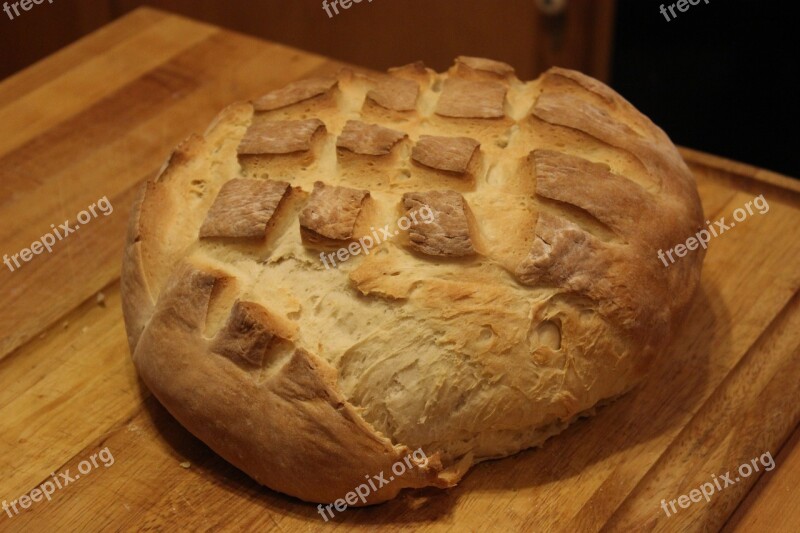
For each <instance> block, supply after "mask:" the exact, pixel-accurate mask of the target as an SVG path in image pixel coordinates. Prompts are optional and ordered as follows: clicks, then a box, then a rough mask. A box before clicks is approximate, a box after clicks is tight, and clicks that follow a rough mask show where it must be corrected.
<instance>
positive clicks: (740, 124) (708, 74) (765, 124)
mask: <svg viewBox="0 0 800 533" xmlns="http://www.w3.org/2000/svg"><path fill="white" fill-rule="evenodd" d="M662 3H666V4H670V3H672V2H663V1H653V0H619V2H618V6H617V30H616V32H615V41H614V53H613V58H614V59H613V67H612V74H611V81H612V85H613V86H614V88H615V89H617V90H618V91H619V92H620V93H622V94H623V95H624V96H625V97H626V98H628V100H630V101H631V102H632V103H633V104H634V105H635V106H637V107H638V108H639V109H640V110H641V111H642V112H644V113H645V114H646V115H648V116H649V117H650V118H651V119H652V120H653V121H654V122H655V123H656V124H658V125H659V126H661V127H662V128H663V129H664V130H665V131H667V133H669V135H670V137H671V138H672V140H673V141H675V142H676V143H677V144H681V145H684V146H689V147H692V148H697V149H699V150H703V151H705V152H710V153H713V154H717V155H722V156H725V157H729V158H732V159H737V160H739V161H743V162H746V163H751V164H753V165H755V166H758V167H762V168H767V169H770V170H774V171H776V172H781V173H784V174H789V175H791V176H793V177H800V149H798V147H796V146H795V145H796V143H797V141H798V137H799V136H798V135H797V128H798V122H800V112H798V104H797V100H798V93H800V87H798V83H800V57H798V56H799V55H800V54H798V52H800V32H798V23H797V19H796V18H795V16H794V13H796V12H797V4H790V3H789V2H788V1H774V0H766V1H765V0H760V1H756V0H709V4H708V5H706V4H705V3H704V2H702V1H701V2H700V4H699V5H697V6H693V7H691V8H690V9H689V11H687V12H686V13H681V14H679V16H678V18H677V19H675V20H673V21H671V22H667V21H666V20H665V19H664V17H663V15H661V14H660V13H659V6H660V5H661V4H662ZM676 11H677V10H676Z"/></svg>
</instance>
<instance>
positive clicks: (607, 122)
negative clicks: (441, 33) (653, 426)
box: [123, 58, 702, 502]
mask: <svg viewBox="0 0 800 533" xmlns="http://www.w3.org/2000/svg"><path fill="white" fill-rule="evenodd" d="M426 206H427V207H429V208H431V210H432V212H433V213H434V214H435V215H436V218H435V221H434V222H433V223H431V224H424V223H419V224H415V225H412V227H411V228H410V229H409V230H408V231H399V230H398V224H397V222H398V219H399V218H400V217H402V216H403V215H405V214H407V213H408V211H413V210H415V209H416V210H417V211H418V210H419V209H420V208H422V207H426ZM701 216H702V215H701V211H700V205H699V200H698V198H697V193H696V188H695V185H694V180H693V178H692V176H691V173H690V172H689V170H688V168H687V167H686V165H685V164H684V163H683V161H682V160H681V158H680V156H679V155H678V153H677V151H676V150H675V148H674V146H673V145H672V144H671V142H670V141H669V139H668V138H667V137H666V135H665V134H664V133H663V132H662V131H661V130H660V129H658V128H657V127H656V126H654V125H653V124H652V123H651V122H650V121H649V120H648V119H646V118H645V117H644V116H642V115H641V114H639V113H638V112H637V111H636V110H635V109H633V108H632V106H630V104H628V103H627V102H626V101H625V100H624V99H622V98H621V97H620V96H618V95H617V94H616V93H614V92H613V91H611V90H610V89H608V88H607V87H606V86H604V85H602V84H600V83H599V82H596V81H595V80H593V79H591V78H588V77H585V76H583V75H581V74H578V73H575V72H573V71H567V70H562V69H553V70H551V71H549V72H548V73H546V74H544V75H543V76H542V77H541V78H539V79H538V80H535V81H532V82H522V81H520V80H518V79H517V78H516V77H515V76H514V75H513V71H511V70H510V67H507V66H506V65H503V64H500V63H496V62H491V61H487V60H476V59H471V58H463V59H460V60H459V61H457V63H456V65H455V66H454V67H453V68H452V69H451V70H450V71H449V72H448V73H445V74H437V73H434V72H432V71H430V70H428V69H425V68H424V67H422V66H421V65H410V66H407V67H402V68H400V69H394V70H393V71H390V74H389V75H361V74H355V73H353V72H349V71H345V72H342V73H340V74H339V75H338V76H337V77H336V78H312V79H311V80H309V81H304V82H300V83H298V84H294V85H292V86H289V87H288V88H285V89H282V90H279V91H273V92H272V93H270V94H268V95H266V96H264V97H262V98H260V99H258V100H256V101H254V102H253V103H242V104H235V105H233V106H231V107H229V108H228V109H226V110H225V111H224V112H223V113H222V114H221V115H220V116H219V117H218V118H217V120H216V121H215V122H214V124H212V126H211V127H210V128H209V130H208V131H207V132H206V134H205V136H204V137H202V138H201V137H193V138H191V139H189V140H188V141H186V142H185V143H184V144H183V145H182V146H181V147H179V148H178V149H177V150H176V152H175V153H174V154H173V156H172V158H171V160H170V161H169V162H168V164H167V165H166V166H165V169H164V170H163V172H162V173H161V174H160V176H159V178H158V179H157V180H156V181H154V182H152V183H149V184H148V185H147V187H146V189H145V191H144V192H143V195H142V197H141V199H140V202H139V203H138V204H137V208H136V210H135V213H134V216H133V219H132V223H131V232H130V235H129V245H128V250H127V252H126V261H125V273H124V278H123V291H124V292H125V297H126V301H125V307H126V309H125V311H126V321H127V325H128V330H129V336H130V338H131V346H132V349H135V352H134V359H135V360H136V362H137V367H138V368H139V371H140V373H141V374H142V377H143V379H144V380H145V382H146V383H147V384H148V386H150V387H151V388H152V389H153V390H154V392H155V393H156V396H158V397H159V399H160V400H161V401H162V402H163V403H164V404H165V405H166V406H167V408H168V409H170V411H171V412H172V413H173V414H174V415H175V416H176V417H177V418H178V419H179V420H180V422H181V423H183V424H184V425H186V426H187V427H188V428H189V429H190V430H192V431H193V432H194V433H195V434H197V435H198V436H199V437H200V438H202V439H203V440H205V441H206V442H207V443H208V444H209V445H210V446H211V447H212V448H214V449H215V450H217V451H218V452H219V453H220V454H222V455H223V456H224V457H225V458H226V459H228V460H229V461H231V462H233V463H234V464H236V465H237V466H239V467H240V468H242V469H243V470H245V471H246V472H248V473H250V474H251V475H252V476H253V477H255V478H256V479H258V480H259V481H261V482H262V483H265V484H266V485H268V486H270V487H272V488H275V489H277V490H281V491H284V492H287V493H289V494H293V495H295V496H299V497H301V498H304V499H307V500H314V501H330V500H331V499H332V498H333V497H341V496H342V495H343V493H342V492H341V491H342V490H345V491H346V490H350V489H352V488H353V487H352V486H351V485H352V483H353V482H354V481H356V482H358V480H359V478H363V475H364V474H369V473H371V472H372V471H371V470H370V468H378V467H379V466H382V465H384V464H391V462H389V463H386V462H385V461H386V460H387V459H393V458H394V457H396V456H402V453H403V452H404V451H406V450H409V449H411V450H413V449H417V448H422V450H424V451H425V453H426V455H427V456H428V457H430V458H432V461H431V464H429V465H427V466H426V467H425V468H422V467H420V468H419V472H417V473H415V474H414V475H410V476H409V477H408V479H407V480H405V481H400V482H398V483H397V484H395V485H393V487H391V488H387V490H386V491H384V492H381V493H380V494H377V495H375V496H374V498H372V499H371V502H375V501H380V500H385V499H387V498H389V497H393V496H394V494H396V492H397V490H399V489H400V488H403V487H404V486H408V487H417V486H425V485H436V486H449V485H452V484H453V483H455V482H456V481H458V479H459V478H460V477H461V476H462V475H463V474H464V472H465V471H466V470H467V469H468V468H469V466H470V465H471V464H474V462H477V461H480V460H485V459H488V458H494V457H503V456H507V455H510V454H513V453H516V452H518V451H520V450H523V449H525V448H529V447H532V446H536V445H539V444H541V442H542V441H543V440H544V439H546V438H548V437H549V436H551V435H552V434H554V433H557V432H558V431H560V430H561V429H563V428H564V427H565V426H566V425H567V424H568V423H569V422H570V421H571V420H573V419H574V418H575V417H576V416H579V415H580V414H581V413H585V412H587V411H590V410H591V409H592V408H593V407H594V406H595V405H596V404H597V403H598V402H600V401H602V400H605V399H609V398H612V397H616V396H618V395H619V394H621V393H623V392H625V391H627V390H628V389H630V388H631V387H632V386H633V385H635V384H636V383H637V382H638V381H639V380H640V379H641V378H642V377H643V375H644V372H645V370H646V368H647V366H648V363H649V361H650V360H651V359H652V358H653V357H654V356H655V355H656V354H657V353H658V351H659V349H660V348H661V347H662V346H663V344H664V340H665V339H666V338H668V337H669V335H670V334H671V333H672V329H671V328H672V324H673V322H674V319H675V316H676V314H677V313H678V312H679V311H680V310H681V309H682V308H683V307H684V306H685V305H686V303H687V302H688V301H689V299H690V297H691V294H692V292H693V290H694V288H695V286H696V284H697V281H698V278H699V269H700V264H701V261H702V254H700V253H698V254H695V255H694V256H692V257H687V258H685V260H684V261H683V262H679V263H677V264H675V265H673V266H672V267H670V268H669V269H665V268H664V267H663V264H662V263H661V262H660V261H659V260H658V259H657V256H656V252H657V250H659V249H661V248H665V249H667V248H670V247H671V246H672V245H673V244H674V243H675V242H679V241H681V240H684V239H685V237H686V236H687V235H691V234H692V233H693V232H694V231H696V230H695V227H696V226H697V225H699V224H700V223H701V222H702V218H701ZM387 225H388V228H389V230H390V231H389V235H388V236H387V235H384V234H383V232H382V231H381V230H380V228H384V227H386V226H387ZM396 230H398V231H397V234H395V231H396ZM375 235H379V236H381V235H383V237H384V238H382V239H381V240H384V242H382V243H381V244H380V245H377V246H374V247H373V248H371V249H370V250H369V254H368V255H364V254H363V253H360V254H359V255H357V256H355V257H350V258H349V259H348V260H346V261H340V260H338V259H336V260H335V262H336V268H327V267H326V266H325V264H324V263H323V261H322V260H321V259H320V254H328V253H335V252H336V250H337V249H339V248H341V247H347V246H348V245H349V244H350V243H352V242H355V241H357V240H358V239H359V238H363V237H364V236H372V237H374V236H375ZM331 262H333V261H331V260H329V261H328V264H329V265H330V263H331ZM167 354H169V355H167ZM306 373H308V376H306ZM300 375H303V376H304V377H303V378H302V379H300V378H299V377H297V376H300ZM262 398H263V399H262ZM320 402H321V403H320ZM322 404H324V405H322ZM281 406H283V407H281ZM278 408H283V409H285V411H284V414H276V413H274V412H272V410H273V409H278ZM248 409H250V411H248ZM287 413H289V414H287ZM291 413H293V414H291ZM336 417H341V420H334V419H335V418H336ZM298 420H299V421H298ZM256 426H257V427H256ZM265 426H269V427H265ZM348 432H353V433H354V434H358V435H360V436H359V437H349V436H348V435H347V433H348ZM271 433H276V434H281V433H283V435H278V436H272V435H271ZM268 434H269V435H268ZM348 439H352V440H348ZM359 439H360V440H359ZM320 441H325V442H326V443H325V445H324V446H323V448H324V452H325V453H324V454H323V453H321V452H320V451H319V450H318V449H316V448H314V446H315V443H318V442H320ZM356 441H358V442H356ZM292 446H294V447H295V449H293V450H288V451H287V450H286V449H285V448H286V447H292ZM279 448H280V449H279ZM326 457H327V458H326ZM342 457H348V458H347V459H342ZM376 457H377V458H376ZM337 458H338V459H337ZM337 460H338V461H339V466H336V465H334V466H331V464H330V463H331V462H334V463H335V462H336V461H337ZM321 463H324V464H321ZM304 468H306V469H309V470H314V472H316V474H315V473H314V472H310V471H309V472H306V473H302V471H303V469H304ZM282 471H285V472H293V471H294V472H295V473H296V474H295V475H297V476H315V475H316V476H317V482H316V483H312V482H311V481H307V480H300V479H296V480H288V481H287V480H285V479H284V476H280V475H278V474H275V475H273V474H271V472H277V473H280V472H282ZM376 473H377V472H376ZM415 476H416V477H415ZM337 494H338V495H339V496H336V495H337Z"/></svg>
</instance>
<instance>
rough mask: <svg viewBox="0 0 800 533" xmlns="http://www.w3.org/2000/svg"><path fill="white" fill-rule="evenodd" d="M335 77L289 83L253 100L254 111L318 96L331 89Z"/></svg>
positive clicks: (334, 82) (280, 106) (281, 106)
mask: <svg viewBox="0 0 800 533" xmlns="http://www.w3.org/2000/svg"><path fill="white" fill-rule="evenodd" d="M337 83H338V80H337V79H336V78H309V79H305V80H300V81H296V82H294V83H290V84H289V85H287V86H286V87H283V88H281V89H277V90H275V91H272V92H269V93H267V94H265V95H264V96H262V97H261V98H258V99H257V100H254V101H253V108H255V110H256V111H274V110H276V109H281V108H283V107H287V106H290V105H292V104H297V103H300V102H303V101H305V100H308V99H310V98H314V97H315V96H320V95H322V94H325V93H327V92H328V91H330V90H331V89H333V88H334V87H335V86H336V84H337Z"/></svg>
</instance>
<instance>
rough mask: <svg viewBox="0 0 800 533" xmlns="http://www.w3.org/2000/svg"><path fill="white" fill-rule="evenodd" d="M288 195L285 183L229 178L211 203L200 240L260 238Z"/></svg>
mask: <svg viewBox="0 0 800 533" xmlns="http://www.w3.org/2000/svg"><path fill="white" fill-rule="evenodd" d="M288 194H289V184H288V183H286V182H285V181H272V180H254V179H232V180H230V181H228V182H226V183H225V185H223V186H222V190H220V192H219V194H218V195H217V198H216V199H215V200H214V203H213V204H212V206H211V209H210V210H209V211H208V214H207V215H206V219H205V221H203V225H202V226H201V227H200V237H201V238H204V237H239V238H250V239H252V238H263V237H264V236H265V235H266V233H267V228H268V226H269V224H270V221H271V220H272V217H273V216H274V215H275V212H276V211H277V210H278V206H280V204H281V202H282V201H283V200H284V198H286V196H287V195H288Z"/></svg>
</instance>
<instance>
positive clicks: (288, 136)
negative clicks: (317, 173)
mask: <svg viewBox="0 0 800 533" xmlns="http://www.w3.org/2000/svg"><path fill="white" fill-rule="evenodd" d="M319 130H323V131H324V130H325V124H324V123H323V122H322V121H321V120H319V119H316V118H312V119H308V120H285V121H284V120H282V121H275V122H259V123H254V124H252V125H251V126H250V127H249V128H247V132H246V133H245V135H244V137H243V138H242V141H241V143H239V155H261V154H290V153H292V152H305V151H308V150H310V149H311V141H312V139H313V138H314V134H316V133H317V132H318V131H319Z"/></svg>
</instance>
